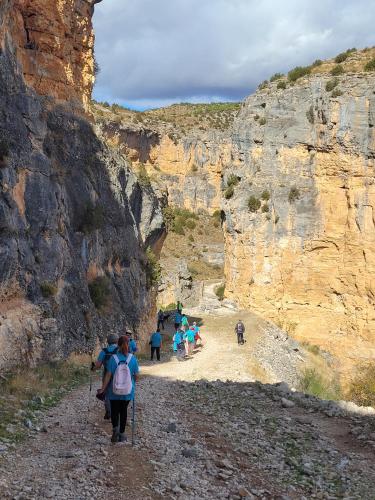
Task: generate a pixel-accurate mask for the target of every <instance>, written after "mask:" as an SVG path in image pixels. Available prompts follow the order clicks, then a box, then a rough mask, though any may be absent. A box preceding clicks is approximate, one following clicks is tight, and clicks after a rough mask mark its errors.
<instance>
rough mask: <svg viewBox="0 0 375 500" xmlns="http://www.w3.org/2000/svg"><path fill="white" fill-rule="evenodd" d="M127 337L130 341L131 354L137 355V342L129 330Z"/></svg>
mask: <svg viewBox="0 0 375 500" xmlns="http://www.w3.org/2000/svg"><path fill="white" fill-rule="evenodd" d="M125 335H126V336H127V337H128V339H129V352H130V353H131V354H135V353H136V352H137V351H138V347H137V343H136V341H135V340H134V339H133V338H132V335H133V334H132V332H131V331H129V330H127V331H126V334H125Z"/></svg>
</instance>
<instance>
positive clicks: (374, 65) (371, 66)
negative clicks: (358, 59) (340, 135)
mask: <svg viewBox="0 0 375 500" xmlns="http://www.w3.org/2000/svg"><path fill="white" fill-rule="evenodd" d="M364 69H365V71H375V57H373V58H372V59H371V61H369V62H368V63H366V64H365V68H364Z"/></svg>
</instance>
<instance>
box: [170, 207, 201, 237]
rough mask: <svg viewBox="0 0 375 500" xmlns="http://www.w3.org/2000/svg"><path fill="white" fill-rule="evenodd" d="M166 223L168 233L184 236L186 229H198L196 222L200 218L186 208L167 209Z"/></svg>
mask: <svg viewBox="0 0 375 500" xmlns="http://www.w3.org/2000/svg"><path fill="white" fill-rule="evenodd" d="M163 216H164V222H165V225H166V227H167V231H172V232H173V233H176V234H180V235H184V234H185V228H186V227H187V228H189V229H194V228H195V227H196V223H195V220H196V219H198V216H197V215H196V214H195V213H194V212H190V210H187V209H186V208H177V207H176V208H174V207H165V208H164V209H163Z"/></svg>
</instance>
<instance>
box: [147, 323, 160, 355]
mask: <svg viewBox="0 0 375 500" xmlns="http://www.w3.org/2000/svg"><path fill="white" fill-rule="evenodd" d="M149 344H150V346H151V361H153V360H154V353H155V351H156V359H157V360H158V361H160V348H161V345H162V338H161V333H160V328H157V329H156V332H154V333H153V334H152V335H151V338H150V342H149Z"/></svg>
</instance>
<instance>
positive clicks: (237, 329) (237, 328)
mask: <svg viewBox="0 0 375 500" xmlns="http://www.w3.org/2000/svg"><path fill="white" fill-rule="evenodd" d="M234 331H235V332H236V333H237V341H238V345H240V344H241V345H242V344H244V343H245V341H244V338H243V334H244V333H245V325H244V324H243V323H242V320H241V319H240V320H238V323H237V325H236V326H235V328H234Z"/></svg>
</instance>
